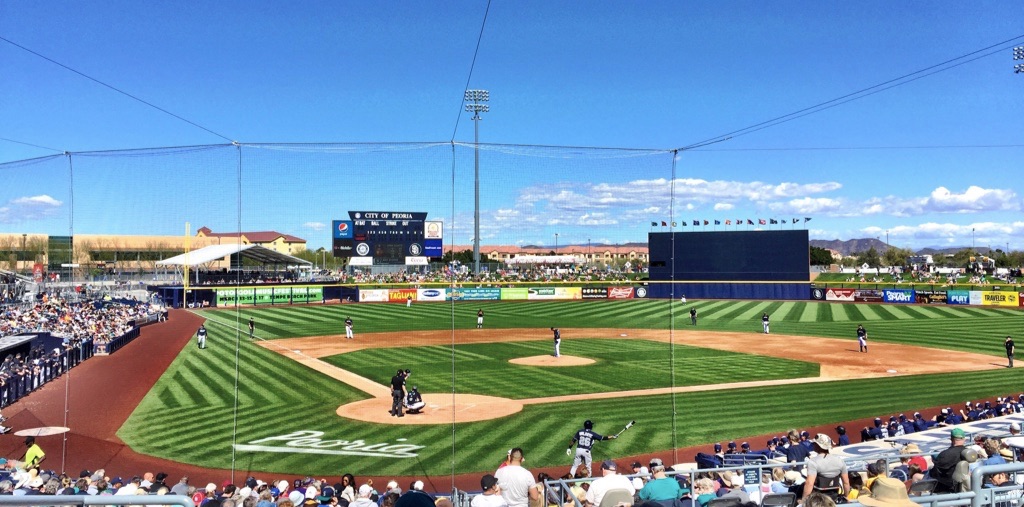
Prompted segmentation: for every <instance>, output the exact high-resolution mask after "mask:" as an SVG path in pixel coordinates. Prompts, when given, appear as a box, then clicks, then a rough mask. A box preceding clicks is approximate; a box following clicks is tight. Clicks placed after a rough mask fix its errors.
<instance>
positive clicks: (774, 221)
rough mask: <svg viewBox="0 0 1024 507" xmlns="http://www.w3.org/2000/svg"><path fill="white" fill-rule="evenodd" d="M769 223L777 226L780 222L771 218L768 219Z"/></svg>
mask: <svg viewBox="0 0 1024 507" xmlns="http://www.w3.org/2000/svg"><path fill="white" fill-rule="evenodd" d="M768 223H770V224H777V223H779V221H778V220H776V219H774V218H769V219H768Z"/></svg>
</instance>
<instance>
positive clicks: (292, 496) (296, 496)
mask: <svg viewBox="0 0 1024 507" xmlns="http://www.w3.org/2000/svg"><path fill="white" fill-rule="evenodd" d="M288 499H289V500H291V501H292V503H293V504H295V505H302V502H305V501H306V495H304V494H302V492H301V491H299V490H296V489H293V490H292V492H291V493H288Z"/></svg>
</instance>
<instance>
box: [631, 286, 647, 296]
mask: <svg viewBox="0 0 1024 507" xmlns="http://www.w3.org/2000/svg"><path fill="white" fill-rule="evenodd" d="M633 294H635V295H636V297H638V298H645V297H647V287H637V288H636V290H635V291H633Z"/></svg>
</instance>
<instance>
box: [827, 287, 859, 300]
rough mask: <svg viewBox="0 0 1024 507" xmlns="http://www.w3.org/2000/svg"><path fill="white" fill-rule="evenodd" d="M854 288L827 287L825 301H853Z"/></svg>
mask: <svg viewBox="0 0 1024 507" xmlns="http://www.w3.org/2000/svg"><path fill="white" fill-rule="evenodd" d="M854 292H856V291H855V290H853V289H826V290H825V301H853V293H854Z"/></svg>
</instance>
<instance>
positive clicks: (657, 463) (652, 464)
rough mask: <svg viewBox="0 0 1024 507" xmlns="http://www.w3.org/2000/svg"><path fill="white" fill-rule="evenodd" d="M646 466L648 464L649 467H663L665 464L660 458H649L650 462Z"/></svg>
mask: <svg viewBox="0 0 1024 507" xmlns="http://www.w3.org/2000/svg"><path fill="white" fill-rule="evenodd" d="M648 466H650V467H651V468H654V467H663V466H665V463H664V462H663V461H661V458H651V462H650V463H648Z"/></svg>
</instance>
